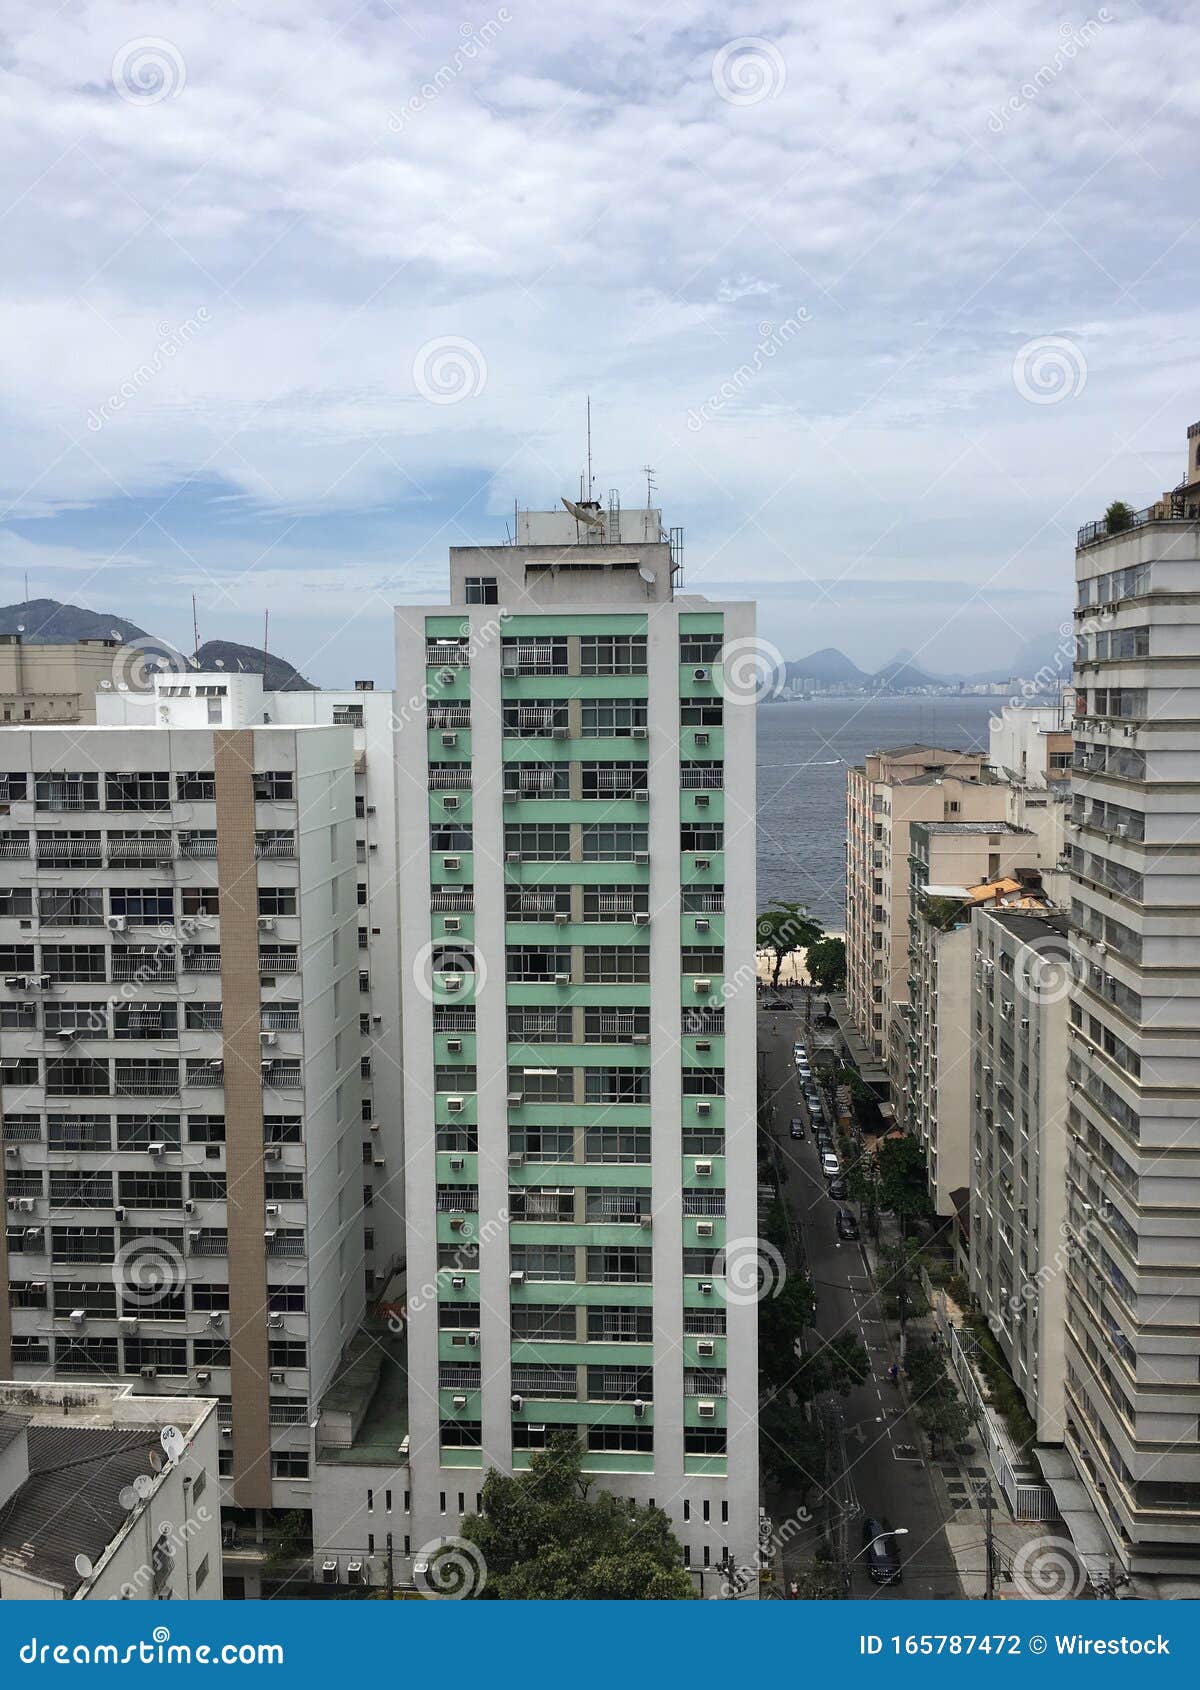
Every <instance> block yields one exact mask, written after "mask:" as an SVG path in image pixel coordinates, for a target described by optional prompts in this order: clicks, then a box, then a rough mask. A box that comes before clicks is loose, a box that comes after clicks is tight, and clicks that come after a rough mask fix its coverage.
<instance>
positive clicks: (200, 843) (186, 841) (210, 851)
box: [179, 834, 217, 857]
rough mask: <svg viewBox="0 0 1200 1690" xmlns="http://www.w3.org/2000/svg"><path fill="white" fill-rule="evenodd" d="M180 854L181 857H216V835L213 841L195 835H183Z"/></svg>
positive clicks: (180, 842)
mask: <svg viewBox="0 0 1200 1690" xmlns="http://www.w3.org/2000/svg"><path fill="white" fill-rule="evenodd" d="M179 854H180V856H181V857H215V856H216V854H217V838H216V835H215V834H214V835H213V837H212V838H211V839H208V838H205V837H203V836H198V835H195V834H192V835H190V836H189V835H188V834H184V835H182V837H181V838H180V841H179Z"/></svg>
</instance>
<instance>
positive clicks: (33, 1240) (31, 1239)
mask: <svg viewBox="0 0 1200 1690" xmlns="http://www.w3.org/2000/svg"><path fill="white" fill-rule="evenodd" d="M25 1242H26V1244H37V1243H41V1244H43V1245H44V1244H45V1242H46V1240H45V1238H44V1237H43V1235H42V1233H41V1231H40V1230H39V1229H38V1228H37V1227H36V1226H30V1227H26V1229H25Z"/></svg>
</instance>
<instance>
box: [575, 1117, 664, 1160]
mask: <svg viewBox="0 0 1200 1690" xmlns="http://www.w3.org/2000/svg"><path fill="white" fill-rule="evenodd" d="M584 1160H585V1161H587V1162H590V1163H606V1162H607V1163H642V1164H645V1165H646V1166H647V1167H648V1166H649V1164H650V1134H649V1132H648V1131H645V1130H644V1129H641V1128H636V1127H588V1128H587V1130H586V1133H585V1135H584Z"/></svg>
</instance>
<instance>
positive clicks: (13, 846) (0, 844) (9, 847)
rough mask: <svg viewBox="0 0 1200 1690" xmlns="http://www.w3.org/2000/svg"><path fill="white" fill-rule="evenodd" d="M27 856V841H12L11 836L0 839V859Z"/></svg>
mask: <svg viewBox="0 0 1200 1690" xmlns="http://www.w3.org/2000/svg"><path fill="white" fill-rule="evenodd" d="M28 855H29V840H28V839H14V838H13V836H12V835H11V834H9V835H8V836H7V837H5V838H0V857H27V856H28Z"/></svg>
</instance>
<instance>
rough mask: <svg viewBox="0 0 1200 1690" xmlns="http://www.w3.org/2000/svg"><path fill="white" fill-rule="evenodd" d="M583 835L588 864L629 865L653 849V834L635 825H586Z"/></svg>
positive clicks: (584, 857) (616, 823) (620, 823)
mask: <svg viewBox="0 0 1200 1690" xmlns="http://www.w3.org/2000/svg"><path fill="white" fill-rule="evenodd" d="M580 833H581V836H582V842H583V860H584V862H585V863H627V862H631V861H632V860H633V857H634V855H635V854H637V853H641V852H645V851H646V850H648V848H649V833H650V830H649V829H648V828H647V827H645V826H644V825H642V824H639V823H635V822H585V823H584V825H583V827H582V828H581V829H580Z"/></svg>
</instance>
